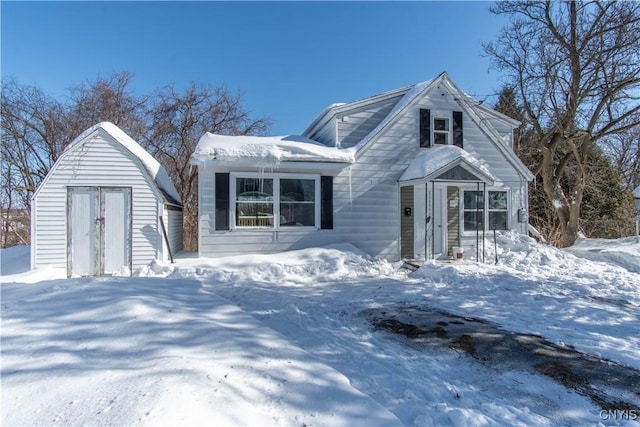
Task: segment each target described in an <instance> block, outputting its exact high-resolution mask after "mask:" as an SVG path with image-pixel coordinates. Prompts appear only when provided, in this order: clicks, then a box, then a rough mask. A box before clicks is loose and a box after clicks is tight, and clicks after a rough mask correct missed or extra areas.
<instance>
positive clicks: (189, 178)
mask: <svg viewBox="0 0 640 427" xmlns="http://www.w3.org/2000/svg"><path fill="white" fill-rule="evenodd" d="M155 100H156V101H155V103H154V104H153V105H152V106H151V109H150V111H149V114H150V117H151V119H150V120H151V124H150V132H149V133H148V137H147V139H146V145H147V148H148V149H149V151H150V152H151V154H153V155H154V156H155V157H156V158H158V159H159V161H160V163H162V165H163V166H164V167H165V168H166V169H167V171H168V172H169V175H170V176H171V178H172V179H173V182H174V183H175V185H176V188H177V190H178V192H179V193H180V197H181V198H182V203H183V204H184V248H185V249H186V250H197V248H198V193H197V175H196V173H195V170H194V171H192V170H191V167H190V164H189V161H190V159H191V155H192V154H193V152H194V150H195V148H196V145H197V143H198V141H199V139H200V137H202V135H203V134H204V133H205V132H212V133H219V134H226V135H255V134H261V133H264V132H265V131H266V130H267V128H268V127H269V119H266V118H260V119H254V118H252V117H251V116H250V114H249V112H248V111H246V110H245V109H244V108H243V107H242V97H241V96H240V95H239V94H235V95H234V94H231V93H230V92H229V91H228V90H227V89H225V88H223V87H215V88H214V87H211V86H202V85H197V84H195V83H192V84H191V85H190V86H189V87H187V88H186V89H185V90H184V91H182V92H181V91H178V90H176V89H175V88H174V87H173V86H170V87H167V88H165V89H163V90H161V91H160V92H159V93H158V95H157V97H155Z"/></svg>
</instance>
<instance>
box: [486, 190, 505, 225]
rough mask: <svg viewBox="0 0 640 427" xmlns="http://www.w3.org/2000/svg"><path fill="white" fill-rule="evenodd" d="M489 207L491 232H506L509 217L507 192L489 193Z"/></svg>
mask: <svg viewBox="0 0 640 427" xmlns="http://www.w3.org/2000/svg"><path fill="white" fill-rule="evenodd" d="M487 207H488V209H489V230H506V229H507V216H508V204H507V192H506V191H489V195H488V206H487Z"/></svg>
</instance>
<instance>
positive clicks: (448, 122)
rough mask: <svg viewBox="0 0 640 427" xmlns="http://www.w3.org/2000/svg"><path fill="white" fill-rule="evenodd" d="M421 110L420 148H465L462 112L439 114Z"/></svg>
mask: <svg viewBox="0 0 640 427" xmlns="http://www.w3.org/2000/svg"><path fill="white" fill-rule="evenodd" d="M431 113H432V111H431V110H428V109H420V147H422V148H429V147H431V146H432V145H449V144H452V145H456V146H458V147H460V148H463V144H464V137H463V133H462V112H461V111H452V112H437V111H434V112H433V114H431Z"/></svg>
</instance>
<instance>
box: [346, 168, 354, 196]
mask: <svg viewBox="0 0 640 427" xmlns="http://www.w3.org/2000/svg"><path fill="white" fill-rule="evenodd" d="M347 172H348V174H349V204H350V205H352V206H353V190H352V187H351V166H349V167H348V168H347Z"/></svg>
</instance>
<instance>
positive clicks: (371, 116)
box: [337, 96, 402, 148]
mask: <svg viewBox="0 0 640 427" xmlns="http://www.w3.org/2000/svg"><path fill="white" fill-rule="evenodd" d="M400 98H402V96H396V97H393V98H391V99H385V100H383V101H378V102H376V103H373V104H370V105H366V106H363V107H360V108H357V109H354V110H349V111H345V112H343V113H341V114H340V116H339V118H338V119H337V127H338V146H339V147H342V148H348V147H353V146H354V145H356V144H357V143H358V142H360V141H361V140H362V138H364V137H365V136H367V135H368V134H369V132H371V131H372V130H373V129H375V127H376V126H378V124H379V123H380V122H381V121H382V120H383V119H384V118H385V117H386V116H387V115H388V114H389V112H391V110H392V109H393V107H394V106H395V105H396V104H397V103H398V101H399V100H400Z"/></svg>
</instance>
